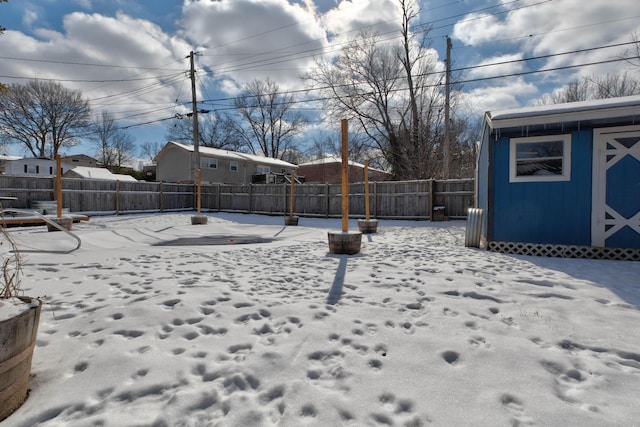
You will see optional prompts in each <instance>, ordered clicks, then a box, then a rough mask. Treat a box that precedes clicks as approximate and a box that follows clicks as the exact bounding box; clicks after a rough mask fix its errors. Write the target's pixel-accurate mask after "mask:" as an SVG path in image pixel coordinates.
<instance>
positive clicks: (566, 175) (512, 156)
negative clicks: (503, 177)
mask: <svg viewBox="0 0 640 427" xmlns="http://www.w3.org/2000/svg"><path fill="white" fill-rule="evenodd" d="M549 141H562V175H527V176H517V175H516V172H517V167H516V151H517V150H516V145H518V144H525V143H532V142H549ZM550 181H551V182H553V181H571V134H561V135H544V136H532V137H527V138H511V140H510V141H509V182H550Z"/></svg>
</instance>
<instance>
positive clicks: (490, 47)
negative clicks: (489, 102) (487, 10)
mask: <svg viewBox="0 0 640 427" xmlns="http://www.w3.org/2000/svg"><path fill="white" fill-rule="evenodd" d="M522 6H525V7H522ZM504 7H505V8H513V7H514V6H513V5H512V4H511V3H506V4H505V5H504ZM515 7H519V9H515V10H512V11H510V12H508V13H505V14H499V15H484V16H480V15H467V16H466V17H465V18H463V19H462V20H461V21H460V22H459V23H458V24H456V25H455V26H454V31H453V35H454V37H455V38H456V39H458V40H460V41H462V42H464V43H465V44H467V45H469V46H473V49H474V50H475V51H476V54H475V55H474V56H481V57H486V56H488V55H496V51H498V52H500V53H499V55H503V56H504V57H505V58H509V57H513V58H517V57H522V58H535V57H542V56H548V55H555V54H559V53H565V52H574V51H577V50H581V49H588V48H594V47H600V46H605V45H609V44H615V43H624V42H628V41H631V39H632V34H633V33H637V32H639V31H640V25H639V23H638V19H637V13H638V11H640V10H639V9H638V5H637V0H616V2H615V7H613V6H612V2H611V1H610V0H592V1H590V2H589V3H588V4H586V3H585V2H584V1H583V0H554V1H553V2H547V3H543V4H540V3H539V2H533V1H527V2H520V3H519V4H518V5H516V6H515ZM634 11H635V12H634ZM627 49H629V47H628V46H627V47H618V48H612V49H596V50H592V51H589V52H584V53H569V54H566V55H557V56H549V57H546V58H541V59H539V60H535V61H534V60H530V61H526V62H523V63H515V64H511V66H509V65H505V66H504V67H502V69H500V70H499V72H498V69H497V68H494V67H488V68H487V69H482V68H478V69H475V70H473V71H472V72H470V75H472V76H482V75H484V74H489V75H491V74H494V72H495V74H494V75H500V74H503V75H504V74H510V73H511V72H514V71H536V70H545V69H556V68H566V67H571V66H577V65H582V64H586V63H591V62H598V61H609V60H615V59H618V58H619V57H620V56H622V55H623V54H624V52H625V50H627ZM491 60H495V58H493V59H491ZM491 60H484V59H482V60H480V61H478V63H483V62H489V61H491ZM624 70H630V71H631V72H636V73H638V70H637V69H635V70H634V69H633V68H630V66H629V64H627V63H625V62H613V63H608V64H602V65H595V66H584V67H575V68H569V69H565V70H561V69H559V70H557V71H553V72H544V73H536V74H531V75H530V76H528V77H527V81H529V82H532V83H533V84H535V85H536V86H537V87H538V89H539V92H540V93H542V92H547V91H552V90H553V89H554V88H556V87H560V86H563V85H566V84H568V83H569V82H570V81H571V80H572V79H575V78H580V77H581V76H585V75H602V74H606V73H610V72H621V71H624ZM636 75H637V74H636ZM639 77H640V76H639ZM476 90H479V91H482V92H483V93H484V94H483V95H482V98H485V99H491V98H498V95H496V94H495V91H499V92H503V93H501V94H500V95H499V97H500V98H501V101H500V104H504V105H506V106H510V104H511V102H510V101H508V100H520V102H522V100H523V98H522V96H521V94H522V92H519V91H517V92H510V93H508V92H504V91H505V90H507V88H506V87H501V88H500V87H498V88H493V89H491V90H489V91H486V90H485V89H476ZM508 90H509V91H513V88H509V89H508ZM514 94H517V96H516V95H514ZM470 96H473V93H471V94H470Z"/></svg>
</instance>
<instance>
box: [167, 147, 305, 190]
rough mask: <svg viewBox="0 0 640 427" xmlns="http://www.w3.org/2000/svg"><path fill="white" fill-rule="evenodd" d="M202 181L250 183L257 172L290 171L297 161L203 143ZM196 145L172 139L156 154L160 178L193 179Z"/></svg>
mask: <svg viewBox="0 0 640 427" xmlns="http://www.w3.org/2000/svg"><path fill="white" fill-rule="evenodd" d="M198 153H199V157H200V180H201V182H202V183H220V184H249V183H251V182H252V177H253V176H254V175H266V174H270V173H276V174H288V173H290V172H291V171H292V170H295V169H296V168H297V166H296V165H293V164H291V163H288V162H285V161H283V160H278V159H273V158H270V157H261V156H255V155H252V154H245V153H239V152H236V151H228V150H221V149H218V148H209V147H199V148H198ZM194 159H195V155H194V148H193V145H186V144H180V143H178V142H173V141H170V142H168V143H167V144H166V145H165V146H164V147H163V148H162V150H160V153H158V155H157V156H156V180H157V181H161V182H181V183H193V182H194V181H195V177H194V174H193V171H194V170H195V169H194V167H193V166H194V165H193V162H194Z"/></svg>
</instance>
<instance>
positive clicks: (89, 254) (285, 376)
mask: <svg viewBox="0 0 640 427" xmlns="http://www.w3.org/2000/svg"><path fill="white" fill-rule="evenodd" d="M207 215H208V216H209V218H208V223H207V224H206V225H190V217H191V216H192V213H191V212H186V213H170V214H141V215H130V216H106V217H95V218H92V219H91V220H90V221H88V222H85V223H79V224H74V226H73V230H74V232H75V233H76V234H77V235H78V236H79V237H80V238H81V239H82V246H81V247H80V249H78V250H76V251H74V252H71V253H69V254H63V253H59V252H53V251H66V250H69V249H71V248H73V247H74V246H75V242H74V241H73V240H72V239H70V238H69V237H68V236H66V235H64V234H62V233H49V232H46V231H45V230H46V229H44V227H34V228H17V229H9V230H10V233H11V234H12V235H13V236H14V238H15V239H16V240H17V241H18V244H19V245H20V247H21V248H22V249H23V252H24V255H25V257H26V265H25V266H24V273H25V278H24V280H23V282H24V283H23V288H24V289H25V294H27V295H30V296H38V297H41V298H42V300H43V303H44V305H43V311H42V316H41V322H40V328H39V331H38V340H37V346H36V350H35V354H34V359H33V368H32V372H33V375H34V376H33V378H32V380H31V384H30V386H31V393H30V395H29V398H28V399H27V401H26V402H25V404H24V405H23V406H22V407H21V408H20V409H19V410H18V411H17V412H16V413H14V414H13V415H11V416H10V417H9V418H8V419H6V420H5V421H4V422H3V423H2V426H3V427H5V426H7V427H9V426H20V427H22V426H25V427H26V426H35V425H38V426H93V425H104V426H205V425H206V426H243V427H245V426H378V425H382V426H426V425H436V426H509V425H545V426H550V425H557V426H560V425H562V426H570V425H571V426H578V425H579V426H622V425H625V426H628V425H633V424H634V423H637V422H638V420H639V419H640V407H639V406H638V405H637V396H638V395H640V329H639V328H638V327H637V325H638V324H639V322H640V311H639V307H640V279H639V278H640V263H638V262H630V261H605V260H584V259H557V258H536V257H526V256H513V255H504V254H498V253H492V252H486V251H483V250H479V249H471V248H465V247H464V245H463V242H464V228H465V223H464V222H460V221H450V222H437V223H429V222H409V221H383V220H381V221H379V225H378V233H376V234H371V235H363V237H362V250H361V253H360V254H358V255H352V256H347V255H332V254H329V253H328V243H327V235H328V232H330V231H331V232H335V231H338V230H340V229H341V221H340V219H317V218H315V219H311V218H300V225H299V226H297V227H291V226H290V227H285V226H283V225H282V224H283V217H266V216H257V215H242V214H223V213H215V214H214V213H210V214H207ZM350 228H351V229H357V226H356V222H355V221H350ZM0 309H1V308H0Z"/></svg>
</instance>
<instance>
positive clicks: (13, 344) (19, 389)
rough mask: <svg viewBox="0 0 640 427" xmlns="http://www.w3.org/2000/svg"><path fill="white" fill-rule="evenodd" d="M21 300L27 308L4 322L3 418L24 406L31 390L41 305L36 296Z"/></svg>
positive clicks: (0, 326)
mask: <svg viewBox="0 0 640 427" xmlns="http://www.w3.org/2000/svg"><path fill="white" fill-rule="evenodd" d="M21 299H22V300H23V301H24V303H25V304H26V305H27V307H25V310H19V311H18V313H19V314H17V315H15V316H11V317H9V318H7V319H5V320H2V321H0V421H2V420H4V419H5V418H7V417H8V416H9V415H11V414H12V413H13V412H14V411H15V410H16V409H18V408H19V407H20V406H21V405H22V403H23V402H24V401H25V399H26V398H27V392H28V390H29V376H30V374H31V359H32V357H33V349H34V347H35V344H36V336H37V334H38V323H39V321H40V311H41V305H40V301H38V300H36V299H31V298H21ZM32 301H33V302H34V303H33V304H32Z"/></svg>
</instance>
